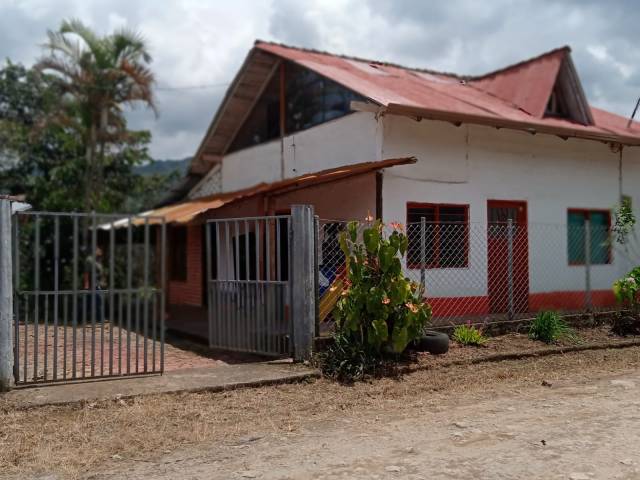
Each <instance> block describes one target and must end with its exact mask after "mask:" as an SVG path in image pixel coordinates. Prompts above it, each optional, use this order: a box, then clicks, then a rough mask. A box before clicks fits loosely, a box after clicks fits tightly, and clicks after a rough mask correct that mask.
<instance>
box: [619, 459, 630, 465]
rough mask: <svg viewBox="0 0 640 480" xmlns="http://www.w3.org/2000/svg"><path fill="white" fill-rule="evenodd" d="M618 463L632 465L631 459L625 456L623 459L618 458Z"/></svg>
mask: <svg viewBox="0 0 640 480" xmlns="http://www.w3.org/2000/svg"><path fill="white" fill-rule="evenodd" d="M620 463H621V464H622V465H633V460H631V459H630V458H625V459H624V460H620Z"/></svg>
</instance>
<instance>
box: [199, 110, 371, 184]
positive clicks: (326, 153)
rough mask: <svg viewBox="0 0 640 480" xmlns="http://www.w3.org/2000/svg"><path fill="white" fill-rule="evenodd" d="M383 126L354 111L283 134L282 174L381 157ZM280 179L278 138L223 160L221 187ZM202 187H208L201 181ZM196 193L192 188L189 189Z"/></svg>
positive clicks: (304, 172)
mask: <svg viewBox="0 0 640 480" xmlns="http://www.w3.org/2000/svg"><path fill="white" fill-rule="evenodd" d="M381 134H382V126H381V124H380V123H379V122H378V121H376V119H375V116H374V115H373V114H372V113H366V112H356V113H352V114H350V115H347V116H345V117H342V118H338V119H335V120H332V121H330V122H327V123H324V124H322V125H317V126H315V127H312V128H310V129H308V130H304V131H302V132H298V133H296V134H293V135H289V136H287V137H285V138H284V164H285V177H286V178H291V177H296V176H298V175H303V174H306V173H313V172H317V171H320V170H325V169H328V168H333V167H339V166H341V165H348V164H353V163H360V162H371V161H374V160H380V142H379V141H376V139H379V138H381ZM280 179H281V153H280V140H279V139H276V140H272V141H270V142H267V143H264V144H261V145H256V146H254V147H249V148H245V149H243V150H239V151H237V152H233V153H230V154H229V155H226V156H225V157H224V158H223V161H222V191H224V192H229V191H233V190H238V189H241V188H246V187H250V186H252V185H255V184H256V183H260V182H273V181H277V180H280ZM199 189H201V190H202V191H209V189H208V188H206V186H203V185H200V186H199ZM192 193H193V194H195V192H192Z"/></svg>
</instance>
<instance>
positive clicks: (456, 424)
mask: <svg viewBox="0 0 640 480" xmlns="http://www.w3.org/2000/svg"><path fill="white" fill-rule="evenodd" d="M453 425H454V426H455V427H458V428H468V427H469V424H468V423H465V422H455V423H454V424H453Z"/></svg>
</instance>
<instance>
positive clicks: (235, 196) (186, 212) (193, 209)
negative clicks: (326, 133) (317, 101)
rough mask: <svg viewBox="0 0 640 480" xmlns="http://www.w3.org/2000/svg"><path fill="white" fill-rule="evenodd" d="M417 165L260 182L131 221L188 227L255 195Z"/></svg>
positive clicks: (357, 167)
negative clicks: (200, 217) (208, 215)
mask: <svg viewBox="0 0 640 480" xmlns="http://www.w3.org/2000/svg"><path fill="white" fill-rule="evenodd" d="M415 162H416V159H415V158H414V157H403V158H389V159H386V160H380V161H376V162H364V163H356V164H353V165H345V166H343V167H338V168H331V169H328V170H322V171H320V172H315V173H310V174H306V175H300V176H297V177H293V178H287V179H284V180H280V181H277V182H273V183H258V184H256V185H253V186H251V187H249V188H245V189H242V190H237V191H234V192H228V193H221V194H216V195H209V196H206V197H202V198H197V199H194V200H187V201H184V202H180V203H176V204H174V205H168V206H166V207H161V208H157V209H155V210H149V211H147V212H143V213H141V214H139V215H138V216H137V217H136V218H135V219H133V220H132V224H133V225H136V226H140V225H143V224H144V223H145V217H149V219H148V220H147V222H148V223H149V224H150V225H154V224H159V223H161V222H162V218H164V221H165V223H180V224H185V223H189V222H191V221H193V220H195V219H196V217H198V215H200V214H202V213H205V212H208V211H210V210H215V209H217V208H220V207H222V206H224V205H228V204H230V203H233V202H237V201H239V200H243V199H247V198H250V197H253V196H255V195H261V194H264V195H275V194H278V193H284V192H286V191H289V190H296V189H300V188H305V187H309V186H314V185H319V184H322V183H326V182H332V181H335V180H340V179H343V178H347V177H351V176H354V175H361V174H364V173H368V172H372V171H376V170H381V169H383V168H389V167H393V166H396V165H406V164H409V163H415ZM151 217H152V218H151ZM128 224H129V219H126V218H125V219H122V220H119V221H117V222H115V223H114V226H115V228H121V227H126V226H127V225H128ZM100 228H102V229H109V228H110V224H105V225H101V226H100Z"/></svg>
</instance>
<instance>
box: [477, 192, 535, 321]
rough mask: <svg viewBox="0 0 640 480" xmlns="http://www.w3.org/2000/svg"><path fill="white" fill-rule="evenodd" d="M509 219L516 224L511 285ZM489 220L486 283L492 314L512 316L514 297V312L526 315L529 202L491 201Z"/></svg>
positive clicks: (488, 211) (527, 306)
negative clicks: (510, 312)
mask: <svg viewBox="0 0 640 480" xmlns="http://www.w3.org/2000/svg"><path fill="white" fill-rule="evenodd" d="M509 219H511V220H512V224H513V227H512V255H511V258H512V261H511V265H512V268H511V271H512V274H511V278H512V281H511V282H509V277H510V275H509V232H508V221H509ZM487 221H488V223H487V255H488V257H487V263H488V265H487V282H488V291H489V307H490V311H491V313H509V304H510V302H509V298H510V296H511V298H512V299H513V300H512V301H513V312H512V313H518V312H526V311H527V310H528V309H529V241H528V234H527V203H526V202H521V201H505V200H489V201H488V202H487ZM510 283H511V288H510Z"/></svg>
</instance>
